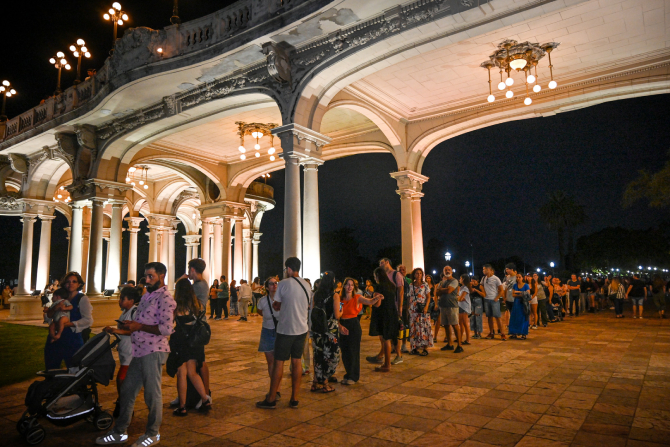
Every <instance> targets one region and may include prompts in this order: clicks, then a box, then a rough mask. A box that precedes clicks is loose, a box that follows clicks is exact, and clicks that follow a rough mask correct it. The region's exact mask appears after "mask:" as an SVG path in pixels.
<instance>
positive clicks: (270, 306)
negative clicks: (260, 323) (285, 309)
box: [265, 295, 277, 331]
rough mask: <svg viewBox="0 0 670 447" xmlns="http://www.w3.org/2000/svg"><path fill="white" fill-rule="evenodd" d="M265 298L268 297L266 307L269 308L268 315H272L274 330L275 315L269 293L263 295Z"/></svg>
mask: <svg viewBox="0 0 670 447" xmlns="http://www.w3.org/2000/svg"><path fill="white" fill-rule="evenodd" d="M265 298H267V299H268V309H270V315H272V322H273V323H274V324H275V331H276V330H277V317H275V313H274V312H273V311H272V302H271V301H270V295H265Z"/></svg>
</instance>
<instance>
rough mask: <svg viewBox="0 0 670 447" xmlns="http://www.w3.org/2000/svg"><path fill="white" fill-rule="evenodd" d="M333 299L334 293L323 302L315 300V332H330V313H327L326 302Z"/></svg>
mask: <svg viewBox="0 0 670 447" xmlns="http://www.w3.org/2000/svg"><path fill="white" fill-rule="evenodd" d="M331 299H332V295H331V296H329V297H327V298H326V299H325V300H323V301H322V302H318V301H317V300H314V307H313V308H312V318H311V320H312V326H311V331H312V332H314V333H315V334H319V335H323V334H325V333H326V332H328V315H327V314H326V304H327V303H328V302H329V301H330V300H331Z"/></svg>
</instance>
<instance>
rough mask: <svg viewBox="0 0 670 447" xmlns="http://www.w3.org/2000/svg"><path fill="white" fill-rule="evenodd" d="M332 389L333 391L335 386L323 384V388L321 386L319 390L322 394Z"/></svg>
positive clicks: (330, 391)
mask: <svg viewBox="0 0 670 447" xmlns="http://www.w3.org/2000/svg"><path fill="white" fill-rule="evenodd" d="M333 391H335V388H333V387H332V386H330V385H324V386H323V388H321V392H322V393H323V394H328V393H332V392H333Z"/></svg>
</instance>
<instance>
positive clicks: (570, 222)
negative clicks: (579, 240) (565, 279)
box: [540, 191, 586, 270]
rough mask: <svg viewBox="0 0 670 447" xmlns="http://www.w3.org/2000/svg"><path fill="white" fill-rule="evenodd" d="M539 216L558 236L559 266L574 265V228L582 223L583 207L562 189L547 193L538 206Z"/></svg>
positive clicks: (567, 266) (584, 217) (568, 267)
mask: <svg viewBox="0 0 670 447" xmlns="http://www.w3.org/2000/svg"><path fill="white" fill-rule="evenodd" d="M540 218H541V219H542V220H543V221H544V222H545V223H546V224H547V225H548V226H549V228H550V229H551V230H553V231H555V232H556V234H557V236H558V255H559V258H560V260H561V265H560V266H559V267H562V268H565V269H568V270H569V269H572V268H573V267H574V265H573V261H574V256H575V255H574V253H575V247H574V229H575V227H576V226H579V225H581V224H583V223H584V221H585V220H586V213H585V212H584V207H583V206H582V205H579V204H578V203H577V202H575V200H574V198H573V197H572V196H568V195H567V194H565V192H563V191H554V192H552V193H551V194H549V196H548V199H547V202H546V203H545V204H544V205H542V206H541V207H540ZM566 233H567V235H568V252H567V254H566V252H565V235H566Z"/></svg>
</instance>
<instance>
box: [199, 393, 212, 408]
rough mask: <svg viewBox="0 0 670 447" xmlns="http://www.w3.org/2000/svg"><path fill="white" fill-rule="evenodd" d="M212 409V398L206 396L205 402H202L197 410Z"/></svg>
mask: <svg viewBox="0 0 670 447" xmlns="http://www.w3.org/2000/svg"><path fill="white" fill-rule="evenodd" d="M211 409H212V398H211V397H209V396H207V402H203V403H202V405H201V406H200V410H198V411H209V410H211Z"/></svg>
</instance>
